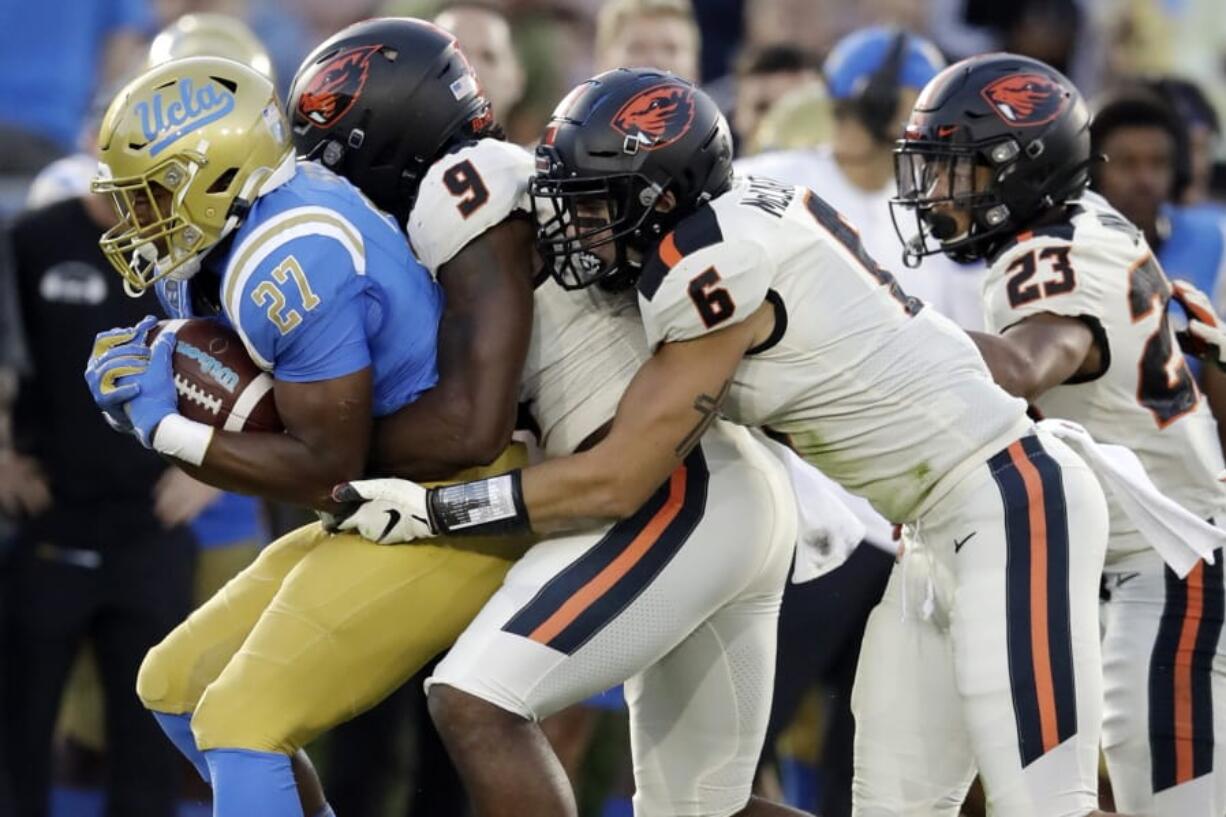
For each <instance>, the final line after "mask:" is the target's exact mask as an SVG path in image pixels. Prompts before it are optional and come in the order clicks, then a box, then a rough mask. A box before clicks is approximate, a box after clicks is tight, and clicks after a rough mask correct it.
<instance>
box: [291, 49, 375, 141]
mask: <svg viewBox="0 0 1226 817" xmlns="http://www.w3.org/2000/svg"><path fill="white" fill-rule="evenodd" d="M382 47H383V46H381V45H367V46H362V47H361V48H352V49H349V50H347V51H341V52H340V53H338V54H336V56H334V57H332V58H331V59H329V60H328V61H327V62H326V63H324V64H323V65H321V66H320V67H319V69H318V70H317V71H316V72H315V76H313V77H311V81H310V82H309V83H308V84H307V87H306V88H305V89H304V90H303V92H302V95H301V97H300V98H299V100H298V113H299V114H301V115H302V117H303V118H304V119H306V120H307V121H308V122H310V123H311V124H312V125H314V126H315V127H317V128H327V127H330V126H331V125H332V123H334V122H336V120H338V119H340V118H341V117H342V116H344V115H345V114H346V113H348V112H349V109H350V108H352V107H353V103H354V102H357V100H358V97H359V96H361V95H362V88H363V87H364V86H365V85H366V77H367V76H369V75H370V58H371V56H372V55H373V54H374V53H375V52H376V51H378V50H379V49H380V48H382Z"/></svg>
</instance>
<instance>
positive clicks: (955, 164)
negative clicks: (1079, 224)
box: [890, 53, 1092, 266]
mask: <svg viewBox="0 0 1226 817" xmlns="http://www.w3.org/2000/svg"><path fill="white" fill-rule="evenodd" d="M894 158H895V164H894V169H895V177H896V179H897V182H898V192H897V195H896V196H895V197H894V199H893V200H892V201H891V202H890V212H891V216H892V217H893V220H894V228H895V230H896V232H897V233H898V237H899V240H900V241H902V242H903V245H904V247H905V248H906V249H905V250H904V255H903V257H904V261H905V262H906V263H907V264H908V265H909V266H914V265H916V264H918V262H919V259H920V258H921V257H923V256H926V255H932V254H935V253H938V252H944V253H945V254H946V255H947V256H949V257H951V258H953V259H955V260H958V261H963V262H966V261H973V260H975V259H978V258H983V257H985V256H989V255H991V253H992V252H993V249H994V247H996V246H998V245H999V244H1000V243H1002V242H1003V241H1005V240H1007V238H1008V237H1010V236H1012V235H1013V234H1015V233H1017V232H1018V231H1019V230H1022V229H1024V228H1025V227H1026V226H1027V225H1029V224H1031V223H1032V222H1034V221H1035V220H1036V219H1038V218H1039V217H1041V216H1042V215H1044V214H1045V213H1047V212H1048V211H1049V210H1050V208H1052V207H1055V206H1058V205H1060V204H1062V203H1063V202H1065V201H1067V200H1069V199H1073V198H1076V197H1077V196H1080V195H1081V192H1082V191H1083V190H1084V189H1085V186H1086V183H1087V182H1088V180H1089V170H1090V165H1091V164H1092V159H1091V153H1090V114H1089V112H1088V110H1087V108H1086V105H1085V102H1084V101H1083V100H1082V98H1081V94H1080V93H1078V91H1077V89H1076V88H1075V87H1073V84H1072V83H1071V82H1069V80H1068V79H1066V78H1065V77H1064V75H1063V74H1061V73H1060V72H1059V71H1057V70H1055V69H1054V68H1052V67H1050V66H1048V65H1046V64H1044V63H1042V62H1039V61H1038V60H1034V59H1031V58H1029V57H1021V56H1018V55H1016V54H1004V53H998V54H986V55H982V56H978V57H971V58H969V59H965V60H962V61H961V62H958V63H955V64H953V65H951V66H949V67H948V68H946V69H945V70H944V71H942V72H941V73H940V74H938V75H937V76H936V77H935V78H933V80H932V81H931V82H930V83H928V85H927V86H925V87H924V90H923V91H922V92H921V93H920V96H919V99H918V100H916V103H915V109H914V111H913V112H912V114H911V118H910V119H909V120H908V122H907V127H906V131H905V132H904V134H903V139H902V140H901V141H899V142H898V143H897V147H896V149H895V151H894ZM953 208H962V209H963V210H964V211H965V212H967V213H968V214H969V215H970V225H969V227H968V228H966V229H963V230H961V231H959V228H960V226H961V225H960V223H959V221H958V219H956V218H955V217H954V216H953V215H951V214H950V210H951V209H953ZM929 236H931V237H932V238H934V239H936V246H930V245H929V243H928V240H927V239H928V237H929Z"/></svg>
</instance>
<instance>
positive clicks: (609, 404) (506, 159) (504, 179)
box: [406, 139, 647, 457]
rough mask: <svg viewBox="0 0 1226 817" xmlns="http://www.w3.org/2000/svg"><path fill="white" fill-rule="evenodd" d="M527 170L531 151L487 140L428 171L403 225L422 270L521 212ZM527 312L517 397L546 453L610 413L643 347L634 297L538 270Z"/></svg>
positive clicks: (561, 449) (556, 451) (559, 449)
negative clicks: (574, 285) (528, 328)
mask: <svg viewBox="0 0 1226 817" xmlns="http://www.w3.org/2000/svg"><path fill="white" fill-rule="evenodd" d="M534 169H535V160H534V159H533V157H532V154H531V153H530V152H528V151H527V150H525V149H524V148H522V147H519V146H518V145H513V144H509V143H507V142H500V141H497V140H495V139H482V140H480V141H477V142H473V143H470V144H468V145H465V146H463V147H461V148H460V149H458V150H456V151H455V152H453V153H450V154H448V155H447V156H445V157H443V158H442V159H440V160H439V161H437V162H435V163H434V165H432V166H431V167H430V169H429V170H428V171H427V172H426V176H425V178H424V179H423V180H422V184H421V188H420V191H419V192H418V195H417V201H416V202H415V203H414V206H413V210H412V212H410V213H409V220H408V224H407V225H406V230H407V232H408V235H409V242H410V243H411V244H412V245H413V250H414V252H415V253H416V254H417V257H418V258H419V259H421V262H422V264H424V265H425V266H426V268H427V269H429V270H430V272H431V274H433V275H437V274H438V270H439V268H440V267H442V266H443V265H444V264H446V263H447V262H448V261H450V260H451V259H452V258H453V257H455V255H456V254H457V253H458V252H459V251H460V250H462V249H463V248H464V247H465V246H467V245H468V244H469V243H470V242H471V241H473V240H474V239H475V238H477V237H478V236H480V235H481V234H482V233H484V232H485V231H486V230H489V229H490V228H492V227H494V226H495V225H497V224H500V223H501V222H503V221H505V220H506V219H507V218H510V217H513V216H515V215H516V214H517V213H518V214H522V215H524V216H527V214H528V213H529V211H530V209H531V208H530V204H529V202H528V198H527V195H528V181H529V180H530V179H531V178H532V174H533V171H534ZM533 311H534V315H533V320H532V340H531V343H530V344H529V347H528V356H527V360H526V361H525V363H524V372H523V377H522V379H521V381H520V382H521V385H520V400H521V401H522V402H524V403H526V404H527V407H528V411H529V413H530V414H531V416H532V418H533V420H534V421H535V422H536V424H537V426H538V429H536V430H537V433H538V435H539V437H540V441H541V446H542V447H543V448H544V449H545V453H546V454H547V455H548V456H550V457H554V456H560V455H564V454H569V453H571V452H573V451H574V450H575V448H576V447H577V446H578V445H579V444H580V443H581V442H583V440H585V439H586V438H587V437H588V436H589V435H591V434H592V433H593V432H595V431H596V430H597V429H599V428H600V427H601V426H603V425H604V424H605V423H607V422H608V421H609V420H611V419H612V418H613V415H614V414H615V413H616V411H617V403H618V401H619V400H620V399H621V396H622V394H623V393H624V392H625V391H626V387H627V386H628V385H629V384H630V380H631V378H633V377H634V373H635V372H636V371H638V368H639V366H640V364H641V363H642V362H643V361H644V360H646V359H647V343H646V339H645V337H644V334H643V327H642V323H641V321H640V320H639V315H638V310H637V309H636V304H635V300H634V294H633V293H622V294H620V295H612V294H609V293H605V292H603V291H600V290H599V289H596V288H589V289H586V290H580V291H577V292H568V291H567V290H564V289H562V288H561V287H560V286H558V285H557V283H555V282H554V281H553V279H552V278H550V277H548V276H542V280H541V281H540V282H538V284H537V287H536V294H535V297H534V299H533Z"/></svg>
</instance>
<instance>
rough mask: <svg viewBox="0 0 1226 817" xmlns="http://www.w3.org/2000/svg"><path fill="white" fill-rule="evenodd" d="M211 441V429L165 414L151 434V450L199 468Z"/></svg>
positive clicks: (176, 415) (183, 418)
mask: <svg viewBox="0 0 1226 817" xmlns="http://www.w3.org/2000/svg"><path fill="white" fill-rule="evenodd" d="M212 441H213V427H212V426H206V425H205V424H204V423H197V422H196V421H195V420H189V419H187V418H186V417H184V416H183V415H181V414H167V415H166V416H165V417H163V418H162V420H161V422H159V423H158V427H157V430H156V431H154V432H153V450H154V451H156V452H158V453H159V454H164V455H165V456H167V457H174V458H175V459H177V460H182V461H183V462H186V463H188V464H189V465H196V466H199V465H200V464H201V463H203V462H204V455H205V454H206V453H207V452H208V450H209V443H211V442H212Z"/></svg>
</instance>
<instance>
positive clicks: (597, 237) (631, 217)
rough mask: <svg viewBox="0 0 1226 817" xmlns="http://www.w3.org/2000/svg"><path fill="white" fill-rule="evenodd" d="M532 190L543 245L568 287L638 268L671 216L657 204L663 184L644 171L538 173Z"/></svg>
mask: <svg viewBox="0 0 1226 817" xmlns="http://www.w3.org/2000/svg"><path fill="white" fill-rule="evenodd" d="M548 150H549V149H548V148H542V149H540V151H541V152H542V153H544V152H545V151H548ZM528 192H529V196H530V198H531V201H532V211H533V216H534V217H535V219H536V223H537V225H538V231H537V250H538V252H540V254H541V260H542V261H544V263H545V266H546V268H547V269H548V270H549V271H550V272H551V273H552V274H553V277H554V279H555V280H557V282H558V283H559V284H560V285H561V286H562V287H563V288H564V289H582V288H584V287H588V286H591V285H592V284H595V283H598V282H604V283H608V282H610V280H611V279H613V278H615V277H617V278H621V277H622V276H624V275H625V274H627V273H629V272H631V271H632V270H633V271H637V268H638V267H639V266H641V264H642V258H643V255H644V253H645V251H646V250H647V249H648V248H649V247H650V246H651V245H652V244H654V243H655V241H658V240H659V238H660V236H661V235H663V231H664V229H665V224H666V221H667V219H666V213H665V212H664V211H661V210H657V209H656V207H655V205H656V202H657V201H659V199H660V197H661V194H662V192H663V190H662V188H661V187H660V186H659V185H657V184H654V183H653V182H652V181H651V180H650V179H648V178H647V177H646V176H644V175H642V174H640V173H618V174H610V175H607V176H600V177H597V178H582V177H576V178H569V179H566V178H553V177H550V176H543V175H537V176H536V177H535V178H533V179H532V181H531V183H530V184H529V187H528ZM619 284H620V282H619Z"/></svg>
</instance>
